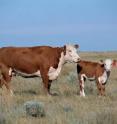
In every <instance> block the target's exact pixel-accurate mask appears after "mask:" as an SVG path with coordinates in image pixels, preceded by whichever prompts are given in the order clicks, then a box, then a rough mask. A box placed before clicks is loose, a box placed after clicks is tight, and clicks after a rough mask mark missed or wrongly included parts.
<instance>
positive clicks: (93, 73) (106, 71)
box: [77, 59, 117, 96]
mask: <svg viewBox="0 0 117 124" xmlns="http://www.w3.org/2000/svg"><path fill="white" fill-rule="evenodd" d="M112 66H117V61H116V60H113V61H112V60H111V59H106V60H105V61H103V62H102V61H101V63H99V62H91V61H84V60H81V61H79V62H78V63H77V73H78V79H79V86H80V96H85V92H84V82H85V80H86V79H89V80H91V81H92V80H95V81H96V84H97V88H98V90H99V95H105V84H106V82H107V80H108V78H109V76H110V71H111V67H112Z"/></svg>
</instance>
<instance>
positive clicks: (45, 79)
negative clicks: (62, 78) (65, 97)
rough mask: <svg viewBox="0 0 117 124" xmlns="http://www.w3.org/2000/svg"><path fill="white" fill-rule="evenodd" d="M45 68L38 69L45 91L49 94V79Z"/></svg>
mask: <svg viewBox="0 0 117 124" xmlns="http://www.w3.org/2000/svg"><path fill="white" fill-rule="evenodd" d="M46 70H47V69H41V70H40V72H41V77H42V81H43V85H44V90H45V93H46V94H51V93H50V87H51V81H49V77H48V71H46Z"/></svg>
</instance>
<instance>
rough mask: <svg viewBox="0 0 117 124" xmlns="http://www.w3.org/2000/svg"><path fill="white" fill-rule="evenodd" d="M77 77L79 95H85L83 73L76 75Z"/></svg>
mask: <svg viewBox="0 0 117 124" xmlns="http://www.w3.org/2000/svg"><path fill="white" fill-rule="evenodd" d="M78 79H79V87H80V96H83V97H85V92H84V82H85V79H84V77H83V75H80V76H78Z"/></svg>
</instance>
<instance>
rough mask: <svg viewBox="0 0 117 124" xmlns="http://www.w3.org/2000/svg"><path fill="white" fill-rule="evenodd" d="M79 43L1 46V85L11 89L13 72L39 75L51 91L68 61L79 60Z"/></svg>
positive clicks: (30, 75) (47, 89)
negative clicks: (57, 45) (52, 84)
mask: <svg viewBox="0 0 117 124" xmlns="http://www.w3.org/2000/svg"><path fill="white" fill-rule="evenodd" d="M78 47H79V46H78V45H65V46H63V47H50V46H35V47H4V48H0V70H1V73H2V78H1V80H0V84H1V86H2V85H3V84H5V86H6V88H7V89H8V90H10V91H11V89H10V81H11V77H12V74H13V72H15V73H18V74H19V75H21V76H23V77H34V76H38V77H41V78H42V81H43V84H44V89H45V91H46V92H47V93H49V94H51V93H50V86H51V82H52V81H53V80H55V79H57V77H58V75H59V74H60V72H61V69H62V67H63V65H64V63H66V62H67V61H70V62H78V61H79V60H80V57H79V55H78V54H77V48H78Z"/></svg>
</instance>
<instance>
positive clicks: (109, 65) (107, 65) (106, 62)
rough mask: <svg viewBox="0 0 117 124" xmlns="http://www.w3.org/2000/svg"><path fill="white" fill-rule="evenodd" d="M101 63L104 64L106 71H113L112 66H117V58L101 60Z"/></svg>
mask: <svg viewBox="0 0 117 124" xmlns="http://www.w3.org/2000/svg"><path fill="white" fill-rule="evenodd" d="M101 63H102V64H103V65H104V68H105V69H106V71H107V72H108V71H111V68H112V67H117V60H111V59H106V60H104V61H103V60H101Z"/></svg>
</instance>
